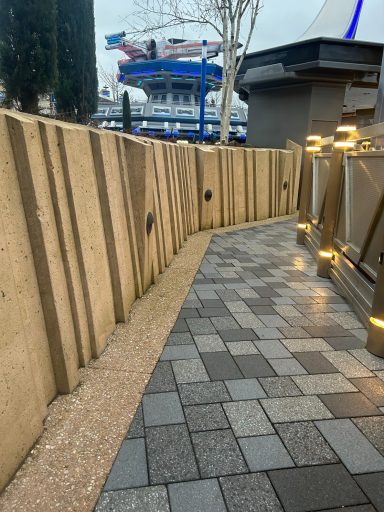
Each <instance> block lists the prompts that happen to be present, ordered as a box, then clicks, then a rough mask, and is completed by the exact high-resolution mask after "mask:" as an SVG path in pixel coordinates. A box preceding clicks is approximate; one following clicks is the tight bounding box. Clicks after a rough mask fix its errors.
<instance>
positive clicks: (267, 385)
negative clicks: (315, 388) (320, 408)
mask: <svg viewBox="0 0 384 512" xmlns="http://www.w3.org/2000/svg"><path fill="white" fill-rule="evenodd" d="M259 382H260V383H261V385H262V386H263V388H264V389H265V391H266V393H267V395H268V396H269V397H270V398H280V397H284V396H299V395H302V392H301V391H300V389H299V388H298V387H297V386H296V384H295V383H294V382H293V380H292V378H291V377H266V378H262V379H259Z"/></svg>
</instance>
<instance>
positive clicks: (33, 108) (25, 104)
mask: <svg viewBox="0 0 384 512" xmlns="http://www.w3.org/2000/svg"><path fill="white" fill-rule="evenodd" d="M19 100H20V105H21V111H22V112H27V113H28V114H38V113H39V97H38V95H37V94H35V93H33V92H30V91H26V92H25V94H23V95H22V96H20V98H19Z"/></svg>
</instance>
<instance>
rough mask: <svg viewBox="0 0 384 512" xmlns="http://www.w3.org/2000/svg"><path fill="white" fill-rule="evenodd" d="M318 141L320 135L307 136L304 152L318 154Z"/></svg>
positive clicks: (319, 148)
mask: <svg viewBox="0 0 384 512" xmlns="http://www.w3.org/2000/svg"><path fill="white" fill-rule="evenodd" d="M320 141H321V135H308V137H307V146H306V148H305V151H308V153H319V152H320V151H321V146H320Z"/></svg>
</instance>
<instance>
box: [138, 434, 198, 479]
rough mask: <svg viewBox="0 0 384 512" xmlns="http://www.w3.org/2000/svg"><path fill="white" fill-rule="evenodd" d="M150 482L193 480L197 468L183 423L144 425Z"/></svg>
mask: <svg viewBox="0 0 384 512" xmlns="http://www.w3.org/2000/svg"><path fill="white" fill-rule="evenodd" d="M146 439H147V453H148V467H149V477H150V483H151V484H165V483H169V482H180V481H184V480H197V479H198V478H199V471H198V469H197V464H196V459H195V455H194V452H193V448H192V444H191V439H190V436H189V433H188V430H187V427H186V426H185V424H183V425H167V426H161V427H151V428H148V429H146Z"/></svg>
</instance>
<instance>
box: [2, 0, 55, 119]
mask: <svg viewBox="0 0 384 512" xmlns="http://www.w3.org/2000/svg"><path fill="white" fill-rule="evenodd" d="M56 55H57V53H56V0H0V79H1V81H2V83H3V86H4V88H5V91H6V95H7V100H8V101H9V102H12V101H15V102H17V103H18V104H19V105H20V108H21V110H23V111H24V112H30V113H33V114H36V113H38V101H39V96H40V95H41V94H45V93H49V92H51V91H52V89H53V87H54V85H55V80H56V76H57V66H56Z"/></svg>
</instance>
